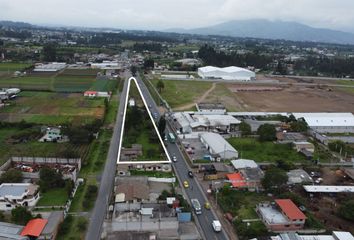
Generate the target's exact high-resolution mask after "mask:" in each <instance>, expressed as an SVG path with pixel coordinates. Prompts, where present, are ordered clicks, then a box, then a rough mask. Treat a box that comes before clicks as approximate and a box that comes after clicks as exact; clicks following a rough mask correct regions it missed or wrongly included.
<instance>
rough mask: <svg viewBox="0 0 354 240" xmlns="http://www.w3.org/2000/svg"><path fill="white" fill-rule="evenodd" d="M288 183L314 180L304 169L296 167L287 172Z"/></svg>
mask: <svg viewBox="0 0 354 240" xmlns="http://www.w3.org/2000/svg"><path fill="white" fill-rule="evenodd" d="M287 175H288V183H289V184H298V183H302V182H312V181H313V180H312V178H311V177H310V175H309V174H308V173H307V172H306V171H305V170H303V169H294V170H291V171H289V172H287Z"/></svg>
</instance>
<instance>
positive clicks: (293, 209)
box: [275, 199, 306, 220]
mask: <svg viewBox="0 0 354 240" xmlns="http://www.w3.org/2000/svg"><path fill="white" fill-rule="evenodd" d="M275 202H276V203H277V204H278V206H279V207H280V208H281V210H282V211H283V212H284V214H285V215H286V216H287V217H288V218H289V219H290V220H297V219H306V216H305V214H304V213H303V212H301V211H300V209H299V208H298V207H297V206H296V205H295V203H293V201H291V200H290V199H276V200H275Z"/></svg>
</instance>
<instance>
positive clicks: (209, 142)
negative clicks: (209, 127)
mask: <svg viewBox="0 0 354 240" xmlns="http://www.w3.org/2000/svg"><path fill="white" fill-rule="evenodd" d="M200 140H201V142H202V143H203V144H204V145H205V147H206V148H207V149H208V150H209V152H210V154H211V155H212V156H216V157H219V158H220V159H236V158H238V152H237V150H236V149H235V148H234V147H233V146H231V144H230V143H228V142H227V141H226V140H225V139H224V138H223V137H222V136H221V135H220V134H216V133H211V132H206V133H202V134H201V135H200Z"/></svg>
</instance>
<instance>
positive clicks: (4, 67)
mask: <svg viewBox="0 0 354 240" xmlns="http://www.w3.org/2000/svg"><path fill="white" fill-rule="evenodd" d="M29 66H31V64H27V63H0V72H2V71H4V72H7V71H10V72H14V71H20V70H22V69H24V68H27V67H29Z"/></svg>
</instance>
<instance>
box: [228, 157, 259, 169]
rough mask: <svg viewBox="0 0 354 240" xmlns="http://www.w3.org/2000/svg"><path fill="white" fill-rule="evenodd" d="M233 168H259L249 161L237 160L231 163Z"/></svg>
mask: <svg viewBox="0 0 354 240" xmlns="http://www.w3.org/2000/svg"><path fill="white" fill-rule="evenodd" d="M231 164H232V166H233V167H234V168H235V169H237V170H238V169H245V168H258V164H257V163H256V162H255V161H253V160H249V159H237V160H232V161H231Z"/></svg>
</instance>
